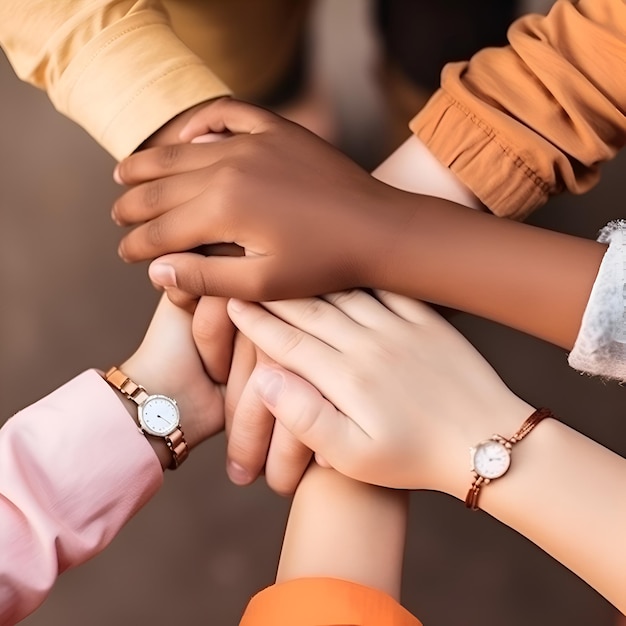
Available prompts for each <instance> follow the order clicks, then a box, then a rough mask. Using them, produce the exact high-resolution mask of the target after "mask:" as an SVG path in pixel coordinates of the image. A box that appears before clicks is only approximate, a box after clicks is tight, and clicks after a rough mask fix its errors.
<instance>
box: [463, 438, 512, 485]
mask: <svg viewBox="0 0 626 626" xmlns="http://www.w3.org/2000/svg"><path fill="white" fill-rule="evenodd" d="M510 464H511V454H510V452H509V450H508V449H507V448H506V447H505V445H504V444H502V443H500V442H499V441H492V440H489V441H483V442H482V443H479V444H478V445H477V446H476V447H475V448H472V469H473V470H474V471H475V472H476V473H477V474H478V475H479V476H482V477H483V478H490V479H491V478H499V477H500V476H502V475H503V474H505V473H506V471H507V470H508V469H509V465H510Z"/></svg>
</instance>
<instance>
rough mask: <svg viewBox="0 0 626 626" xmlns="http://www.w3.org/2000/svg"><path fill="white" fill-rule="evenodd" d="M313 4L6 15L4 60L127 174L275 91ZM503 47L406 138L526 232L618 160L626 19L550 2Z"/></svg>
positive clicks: (96, 5) (35, 3) (112, 1)
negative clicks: (156, 150) (169, 142)
mask: <svg viewBox="0 0 626 626" xmlns="http://www.w3.org/2000/svg"><path fill="white" fill-rule="evenodd" d="M309 4H310V0H263V3H259V2H257V0H229V2H224V1H223V0H165V1H164V2H161V1H159V0H67V1H64V2H50V0H0V46H1V47H2V48H3V50H4V51H5V52H6V54H7V57H8V58H9V60H10V62H11V64H12V65H13V67H14V69H15V71H16V73H17V74H18V75H19V76H20V77H21V78H22V79H23V80H25V81H28V82H30V83H32V84H34V85H36V86H37V87H40V88H42V89H44V90H46V91H47V93H48V95H49V97H50V98H51V100H52V102H53V103H54V105H55V107H56V108H57V109H58V110H59V111H60V112H61V113H63V114H64V115H66V116H67V117H69V118H70V119H72V120H74V121H75V122H77V123H78V124H79V125H80V126H82V127H83V128H84V129H85V130H86V131H87V132H89V133H90V134H91V135H92V136H93V137H94V138H95V139H96V141H98V142H99V143H100V144H101V145H102V146H103V147H104V148H105V149H106V150H108V151H109V152H110V153H111V154H112V155H113V156H114V157H115V158H116V159H121V158H123V157H125V156H127V155H128V154H130V153H131V152H132V151H133V150H135V149H136V148H137V147H138V146H139V145H140V144H141V143H142V142H143V141H144V140H145V139H146V138H148V137H149V136H150V135H151V134H152V133H154V132H155V131H156V130H157V129H158V128H160V127H161V126H162V125H163V124H165V123H166V122H167V121H168V120H169V119H171V118H172V117H174V116H175V115H177V114H178V113H180V112H182V111H184V110H185V109H188V108H189V107H191V106H193V105H195V104H198V103H199V102H203V101H205V100H210V99H212V98H216V97H219V96H224V95H228V94H231V93H232V92H234V93H235V95H238V96H241V97H244V98H246V97H248V96H250V95H252V94H253V92H254V91H257V92H258V91H260V90H263V89H264V88H269V87H270V85H271V83H272V82H275V81H276V80H277V77H278V76H279V74H280V73H281V72H284V71H286V69H287V68H288V66H289V58H288V57H289V56H292V55H293V54H294V51H295V50H296V48H297V40H298V37H299V36H300V35H299V33H301V29H302V24H303V20H305V19H306V18H307V10H308V7H309ZM260 7H262V10H261V8H260ZM509 41H510V45H509V46H507V47H503V48H489V49H485V50H483V51H481V52H479V53H478V54H476V55H474V56H473V57H472V58H471V59H470V60H469V61H468V62H462V63H452V64H449V65H447V66H446V67H445V68H444V71H443V73H442V82H441V89H440V90H439V91H437V92H436V93H435V95H434V96H433V98H432V99H431V100H430V101H429V102H428V103H427V104H426V105H425V107H424V108H423V109H422V110H421V111H420V112H419V113H418V114H417V116H416V117H415V118H414V119H413V120H412V122H411V124H410V126H411V129H412V130H413V132H414V133H415V134H416V135H417V136H418V137H419V138H420V139H421V140H422V141H423V142H424V143H425V144H426V145H427V147H428V148H429V149H430V150H431V151H432V152H433V153H434V155H435V156H436V157H437V158H438V159H439V160H440V161H441V162H442V163H443V164H444V165H445V166H447V167H450V168H451V169H452V171H454V172H455V173H456V174H457V175H458V177H459V178H460V179H461V180H462V181H463V182H464V183H465V184H466V185H467V186H468V187H469V188H470V189H471V190H472V191H473V192H474V193H475V194H476V195H477V196H478V197H479V198H480V200H481V201H482V202H483V203H484V204H485V205H486V206H488V207H489V208H490V209H491V210H492V211H493V212H494V213H496V214H498V215H502V216H508V217H512V218H516V219H523V218H524V217H526V216H527V215H528V214H529V213H530V212H531V211H533V210H534V209H536V208H537V207H539V206H541V205H542V204H543V203H544V202H545V201H546V200H547V199H548V197H549V196H550V195H552V194H557V193H560V192H562V191H564V190H568V191H570V192H573V193H582V192H585V191H587V190H588V189H590V188H591V187H592V186H593V185H594V184H596V183H597V181H598V179H599V166H600V165H601V164H602V163H603V162H605V161H607V160H609V159H611V158H613V157H614V155H615V153H616V152H617V151H618V150H620V149H621V148H622V146H623V145H624V142H625V139H626V119H625V116H624V110H625V108H626V81H625V80H624V75H626V72H625V71H624V70H626V4H625V3H624V2H623V1H622V0H579V1H577V2H573V1H571V0H557V2H556V3H555V4H554V6H553V8H552V10H551V11H550V12H549V14H548V15H547V16H541V15H526V16H524V17H521V18H520V19H518V20H517V21H515V22H514V23H513V25H512V26H511V28H510V30H509ZM257 83H258V84H257ZM261 83H263V84H261ZM364 132H366V130H365V131H364Z"/></svg>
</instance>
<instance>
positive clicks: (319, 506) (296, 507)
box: [276, 464, 408, 599]
mask: <svg viewBox="0 0 626 626" xmlns="http://www.w3.org/2000/svg"><path fill="white" fill-rule="evenodd" d="M407 502H408V497H407V494H406V493H405V492H403V491H396V490H388V489H383V488H381V487H375V486H372V485H367V484H365V483H360V482H357V481H353V480H351V479H349V478H346V477H344V476H342V475H341V474H338V473H336V472H335V471H334V470H327V469H323V468H321V467H319V466H318V465H315V464H313V465H311V467H310V468H309V470H307V473H306V474H305V476H304V478H303V479H302V481H301V483H300V485H299V486H298V490H297V492H296V495H295V497H294V501H293V505H292V508H291V513H290V515H289V522H288V524H287V530H286V532H285V540H284V543H283V549H282V552H281V557H280V564H279V567H278V573H277V577H276V582H277V583H280V582H287V581H289V580H293V579H296V578H308V577H315V578H317V577H327V578H340V579H343V580H348V581H352V582H355V583H359V584H361V585H365V586H367V587H372V588H374V589H379V590H381V591H384V592H386V593H388V594H389V595H391V596H392V597H394V598H396V599H397V598H399V595H400V580H401V573H402V560H403V552H404V541H405V533H406V516H407Z"/></svg>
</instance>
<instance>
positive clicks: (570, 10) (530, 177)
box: [410, 0, 626, 219]
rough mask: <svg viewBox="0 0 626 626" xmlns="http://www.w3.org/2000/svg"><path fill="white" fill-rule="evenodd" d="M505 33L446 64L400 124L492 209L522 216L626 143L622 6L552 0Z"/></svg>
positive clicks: (573, 187)
mask: <svg viewBox="0 0 626 626" xmlns="http://www.w3.org/2000/svg"><path fill="white" fill-rule="evenodd" d="M508 37H509V42H510V45H509V46H508V47H505V48H488V49H485V50H482V51H481V52H479V53H478V54H476V55H475V56H473V57H472V58H471V60H470V61H469V62H463V63H452V64H449V65H447V66H446V67H445V68H444V71H443V73H442V82H441V89H440V90H439V91H437V92H436V94H435V95H434V96H433V98H432V99H431V100H430V101H429V102H428V104H427V105H426V106H425V108H424V109H423V110H422V111H421V112H420V113H419V114H418V115H417V116H416V117H415V118H414V119H413V120H412V121H411V124H410V125H411V129H412V130H413V132H414V133H415V134H416V135H417V136H418V137H419V138H420V139H421V140H422V141H423V142H424V143H425V144H426V145H427V146H428V147H429V149H430V150H431V152H433V154H434V155H435V156H436V157H437V158H438V159H439V160H440V161H441V162H442V163H443V164H444V165H446V166H447V167H450V168H451V169H452V171H454V172H455V174H456V175H457V176H458V177H459V178H460V179H461V181H463V182H464V183H465V184H466V185H467V186H468V187H469V188H470V189H471V190H472V191H473V192H474V193H475V194H476V195H477V196H478V198H480V200H481V201H482V202H483V203H484V204H485V205H487V206H488V207H489V208H490V209H491V210H492V211H493V212H494V213H496V214H498V215H502V216H507V217H512V218H516V219H523V218H524V217H526V216H527V215H528V214H529V213H530V212H532V211H533V210H534V209H536V208H537V207H539V206H541V205H542V204H543V203H544V202H545V201H546V200H547V199H548V197H549V196H550V195H552V194H557V193H560V192H561V191H564V190H568V191H570V192H572V193H583V192H585V191H588V190H589V189H590V188H591V187H593V186H594V185H595V184H596V183H597V182H598V180H599V165H600V164H601V163H603V162H605V161H607V160H609V159H611V158H613V157H614V156H615V154H616V152H617V151H618V150H619V149H621V148H622V146H623V145H624V143H626V117H625V115H624V111H625V110H626V81H624V75H625V74H626V4H625V3H624V2H623V1H622V0H579V1H578V2H570V1H569V0H557V2H556V3H555V5H554V6H553V8H552V10H551V11H550V13H549V14H548V15H547V16H540V15H527V16H524V17H522V18H520V19H519V20H517V21H516V22H514V23H513V24H512V26H511V28H510V30H509V33H508Z"/></svg>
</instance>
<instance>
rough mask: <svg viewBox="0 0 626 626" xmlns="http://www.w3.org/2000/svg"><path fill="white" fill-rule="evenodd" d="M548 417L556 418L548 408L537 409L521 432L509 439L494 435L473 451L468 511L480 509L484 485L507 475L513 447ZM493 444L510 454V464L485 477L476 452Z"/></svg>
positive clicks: (467, 500)
mask: <svg viewBox="0 0 626 626" xmlns="http://www.w3.org/2000/svg"><path fill="white" fill-rule="evenodd" d="M547 417H554V415H553V414H552V411H550V409H546V408H540V409H537V410H536V411H534V412H533V413H532V415H530V417H528V418H527V419H526V420H525V421H524V423H523V424H522V425H521V427H520V428H519V430H518V431H517V432H516V433H515V434H514V435H513V436H512V437H510V438H509V439H505V438H504V437H502V435H493V436H492V437H491V438H490V439H488V440H486V441H482V442H480V443H479V444H478V445H477V446H476V447H475V448H472V449H471V450H472V467H471V471H472V473H473V474H474V480H473V482H472V485H471V487H470V488H469V491H468V492H467V496H466V497H465V506H466V507H467V508H468V509H472V511H477V510H478V509H479V508H480V507H479V506H478V497H479V495H480V490H481V488H482V487H483V486H484V485H488V484H489V483H490V482H491V481H492V480H495V479H496V478H500V477H501V476H504V474H506V472H507V471H508V469H509V464H510V456H511V449H512V448H513V446H514V445H515V444H516V443H518V442H520V441H521V440H522V439H524V437H526V436H527V435H528V433H530V432H531V431H532V430H533V429H534V428H535V426H537V424H539V422H541V421H542V420H544V419H545V418H547ZM491 442H495V444H496V447H497V446H498V445H499V446H500V447H501V449H502V453H506V454H508V457H509V459H508V462H507V463H506V464H505V467H504V469H503V470H502V471H501V473H498V474H496V475H492V476H485V475H482V474H481V473H480V469H478V468H476V456H475V455H476V451H477V450H478V449H479V448H480V447H481V446H486V445H489V444H491V445H492V446H493V443H491Z"/></svg>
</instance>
